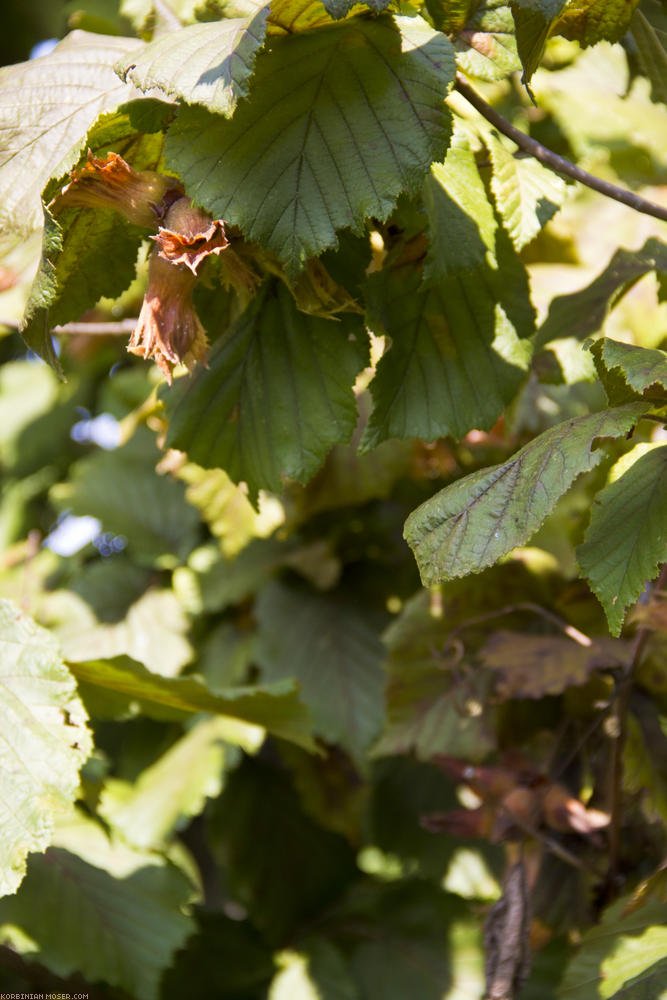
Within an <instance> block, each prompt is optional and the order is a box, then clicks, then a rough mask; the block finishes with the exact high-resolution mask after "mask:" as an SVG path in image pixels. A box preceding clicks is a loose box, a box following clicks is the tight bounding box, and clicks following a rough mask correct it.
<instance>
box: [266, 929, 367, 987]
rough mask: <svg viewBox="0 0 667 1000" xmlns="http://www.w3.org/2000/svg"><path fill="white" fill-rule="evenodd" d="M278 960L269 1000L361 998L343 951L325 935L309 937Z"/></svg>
mask: <svg viewBox="0 0 667 1000" xmlns="http://www.w3.org/2000/svg"><path fill="white" fill-rule="evenodd" d="M278 960H279V963H280V969H279V971H278V973H277V974H276V976H275V978H274V980H273V982H272V983H271V989H270V990H269V995H268V1000H360V996H361V994H360V992H359V987H358V985H357V983H355V981H354V979H353V978H352V977H351V975H350V972H349V969H348V965H347V962H346V961H345V958H344V956H343V954H342V952H341V951H339V949H338V948H336V947H335V945H334V944H332V942H331V941H329V940H328V939H327V938H323V937H310V938H308V939H307V940H306V941H304V942H303V944H302V945H301V948H300V950H299V951H298V952H296V951H286V952H283V953H282V954H281V955H279V957H278Z"/></svg>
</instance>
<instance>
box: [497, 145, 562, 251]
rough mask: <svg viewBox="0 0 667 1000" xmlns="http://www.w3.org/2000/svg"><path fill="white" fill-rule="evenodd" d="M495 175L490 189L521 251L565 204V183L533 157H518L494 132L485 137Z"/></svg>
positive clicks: (506, 226) (516, 245) (513, 239)
mask: <svg viewBox="0 0 667 1000" xmlns="http://www.w3.org/2000/svg"><path fill="white" fill-rule="evenodd" d="M484 142H485V143H486V145H487V147H488V150H489V156H490V157H491V165H492V167H493V173H492V175H491V190H492V191H493V197H494V199H495V203H496V207H497V209H498V211H499V213H500V215H501V218H502V220H503V223H504V225H505V228H506V229H507V231H508V233H509V234H510V237H511V239H512V243H513V244H514V246H515V247H516V249H517V250H522V249H523V248H524V247H525V246H526V245H527V244H528V243H530V241H531V240H532V239H533V238H534V237H535V236H537V234H538V233H539V231H540V229H542V227H543V226H545V225H546V223H547V222H548V221H549V219H551V218H552V217H553V216H554V215H555V214H556V212H557V211H558V210H559V208H560V207H561V205H562V204H563V202H564V200H565V196H566V192H567V185H566V184H565V181H564V180H563V179H562V178H561V177H559V176H558V174H555V173H554V172H553V170H548V169H547V168H546V167H543V166H542V164H541V163H538V161H537V160H534V159H533V158H532V157H525V158H523V157H516V156H512V154H511V153H509V152H508V150H507V149H506V148H505V146H504V145H503V143H502V141H501V140H500V139H498V137H497V136H496V135H495V133H493V132H492V131H489V132H487V133H486V135H485V136H484Z"/></svg>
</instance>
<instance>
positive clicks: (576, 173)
mask: <svg viewBox="0 0 667 1000" xmlns="http://www.w3.org/2000/svg"><path fill="white" fill-rule="evenodd" d="M455 87H456V90H458V92H459V94H462V95H463V97H465V99H466V100H467V101H468V103H469V104H472V106H473V107H474V108H476V110H477V111H479V113H480V115H482V117H483V118H486V120H487V121H488V122H491V124H492V125H495V127H496V128H497V129H498V131H499V132H502V133H503V135H506V136H507V138H508V139H511V140H512V142H515V143H516V144H517V146H518V147H519V149H523V150H524V152H526V153H529V154H530V155H531V156H534V157H535V159H536V160H539V162H540V163H543V164H544V166H545V167H550V168H551V170H554V171H555V172H556V173H557V174H562V175H563V176H565V177H571V178H572V180H575V181H579V183H580V184H585V185H586V187H589V188H592V189H593V191H598V192H599V193H600V194H604V195H606V196H607V198H613V199H614V201H620V202H621V203H622V204H623V205H627V206H628V207H629V208H634V210H635V212H643V213H644V215H652V216H653V217H654V218H656V219H662V221H663V222H667V208H663V207H662V205H656V204H655V202H652V201H648V200H647V199H646V198H642V197H641V196H640V195H638V194H633V192H632V191H626V190H625V188H621V187H618V186H617V185H616V184H610V183H609V182H608V181H603V180H601V179H600V178H599V177H594V176H593V174H589V173H588V171H587V170H582V169H581V167H577V166H575V164H574V163H570V161H569V160H566V159H565V158H564V157H562V156H558V154H557V153H553V152H552V151H551V150H550V149H547V147H546V146H543V145H542V143H541V142H537V141H536V140H535V139H532V138H531V137H530V136H529V135H526V133H525V132H522V131H521V129H518V128H515V126H514V125H511V124H510V123H509V122H508V121H507V119H506V118H503V116H502V115H500V114H498V112H497V111H496V110H495V108H492V107H491V105H490V104H487V103H486V101H485V100H483V99H482V98H481V97H480V96H479V94H478V93H477V92H476V91H475V90H473V89H472V87H471V86H470V85H469V84H467V83H466V82H465V80H464V79H463V77H462V76H461V74H460V73H457V74H456V83H455Z"/></svg>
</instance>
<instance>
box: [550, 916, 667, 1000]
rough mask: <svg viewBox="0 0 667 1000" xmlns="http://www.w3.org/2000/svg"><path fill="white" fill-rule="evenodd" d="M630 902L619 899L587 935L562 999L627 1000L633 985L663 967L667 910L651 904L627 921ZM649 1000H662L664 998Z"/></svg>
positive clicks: (570, 967)
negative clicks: (616, 999) (626, 990)
mask: <svg viewBox="0 0 667 1000" xmlns="http://www.w3.org/2000/svg"><path fill="white" fill-rule="evenodd" d="M628 902H629V900H628V897H623V898H621V899H619V900H618V902H616V903H614V904H613V906H610V907H609V908H608V909H607V910H606V911H605V912H604V914H603V917H602V920H601V922H600V923H599V924H598V925H597V926H596V927H593V928H592V929H591V930H589V931H587V932H586V934H584V936H583V939H582V941H581V945H580V947H579V951H578V953H577V954H576V955H575V957H574V958H573V959H572V960H571V962H570V963H569V965H568V966H567V968H566V970H565V976H564V978H563V981H562V984H561V987H560V990H559V991H558V997H559V998H562V1000H590V998H591V997H592V996H596V997H600V998H601V1000H611V998H612V997H616V996H617V995H618V996H620V997H623V995H624V994H623V992H622V989H623V987H624V986H625V985H627V984H628V983H629V982H630V981H632V980H634V981H635V984H636V983H637V982H641V980H640V979H638V978H637V977H639V976H644V977H646V978H648V977H649V976H650V975H651V974H653V973H654V972H655V969H654V966H655V965H656V964H657V963H659V962H663V961H664V958H665V953H666V952H667V927H666V926H665V924H666V922H667V904H665V903H654V902H650V903H648V904H647V905H646V906H642V907H641V908H640V909H637V910H635V911H634V912H632V913H630V914H628V915H624V910H625V907H626V906H627V905H628ZM658 985H659V986H660V983H659V982H658ZM619 991H621V992H620V993H619ZM641 995H642V994H641V993H638V992H637V993H635V994H633V993H632V992H631V993H630V994H628V998H629V1000H630V998H632V1000H635V998H636V1000H639V997H641ZM644 996H647V994H646V992H644ZM650 996H651V997H652V998H653V997H655V998H656V1000H658V997H659V994H657V993H655V994H654V993H651V994H650Z"/></svg>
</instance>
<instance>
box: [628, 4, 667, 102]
mask: <svg viewBox="0 0 667 1000" xmlns="http://www.w3.org/2000/svg"><path fill="white" fill-rule="evenodd" d="M642 8H644V9H642ZM663 9H664V8H663ZM630 30H631V31H632V37H633V38H634V40H635V43H636V45H637V56H638V58H639V65H640V66H641V69H642V72H643V73H644V75H645V76H647V77H648V78H649V80H650V81H651V97H652V98H653V100H654V101H661V102H662V103H663V104H667V24H666V23H665V15H664V13H662V15H661V11H660V6H659V4H658V3H657V2H656V0H648V2H647V0H645V2H644V3H643V4H642V5H641V6H640V7H639V8H638V9H637V10H636V11H635V13H634V17H633V18H632V22H631V25H630Z"/></svg>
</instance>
